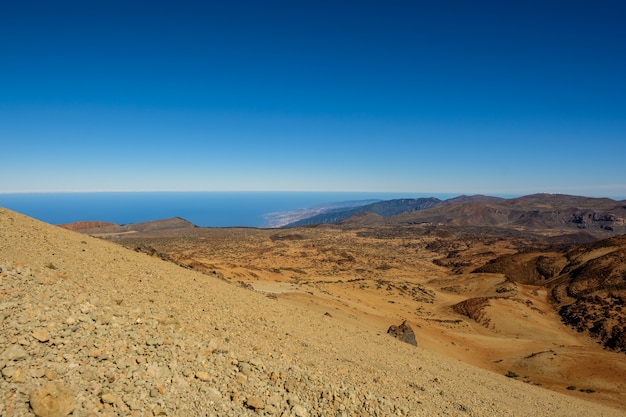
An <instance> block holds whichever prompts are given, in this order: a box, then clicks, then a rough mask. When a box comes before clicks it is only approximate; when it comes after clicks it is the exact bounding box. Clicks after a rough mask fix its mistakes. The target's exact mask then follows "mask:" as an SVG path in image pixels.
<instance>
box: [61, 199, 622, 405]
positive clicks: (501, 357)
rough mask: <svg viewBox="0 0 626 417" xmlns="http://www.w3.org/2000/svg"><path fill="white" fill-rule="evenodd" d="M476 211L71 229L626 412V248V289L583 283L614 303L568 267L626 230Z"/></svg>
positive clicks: (595, 256)
mask: <svg viewBox="0 0 626 417" xmlns="http://www.w3.org/2000/svg"><path fill="white" fill-rule="evenodd" d="M533 198H535V197H533ZM489 203H491V201H489ZM593 203H594V204H596V202H595V201H594V202H593ZM444 209H445V210H451V209H452V208H451V207H450V206H445V207H444ZM470 209H471V210H472V215H471V216H467V215H466V216H465V218H466V219H469V220H468V221H467V223H468V224H463V225H460V224H458V223H459V222H458V221H457V222H454V223H453V224H450V225H445V224H442V223H438V224H434V223H432V222H419V223H418V222H415V221H412V220H410V219H409V220H407V217H410V216H409V215H406V214H405V215H400V216H397V217H395V218H393V217H392V218H389V219H382V218H381V217H379V216H376V215H374V214H371V213H364V214H358V215H356V216H354V217H351V218H350V219H347V220H345V221H343V222H339V223H337V224H324V225H318V226H304V227H290V228H285V229H254V228H224V229H212V228H197V227H195V226H193V225H191V224H189V223H187V222H185V221H184V220H182V219H170V220H165V221H160V222H149V223H145V224H136V225H127V226H125V227H111V226H110V225H95V226H94V225H89V224H84V225H82V226H81V225H74V226H73V227H74V228H78V229H79V230H82V231H83V232H86V233H90V234H92V235H94V236H98V237H101V238H106V239H110V240H113V241H116V242H118V243H120V244H122V245H124V246H126V247H127V248H129V249H132V250H135V251H138V252H144V253H146V254H149V255H151V256H155V257H159V258H161V259H164V260H167V261H169V262H173V263H175V264H178V265H181V266H184V267H186V268H189V269H193V270H196V271H199V272H202V273H204V274H206V275H208V276H211V277H215V278H219V279H221V280H224V281H227V282H230V283H233V284H236V285H238V286H240V287H242V288H245V289H248V290H254V291H256V292H258V293H261V294H265V295H267V296H269V297H271V298H273V299H280V300H281V301H283V302H285V303H291V304H293V305H294V306H298V307H304V308H306V309H308V310H310V311H311V312H312V313H313V314H321V315H323V314H326V315H328V316H331V317H332V318H333V319H334V320H337V321H341V322H343V323H345V324H346V325H349V326H354V327H355V328H365V329H368V330H371V331H374V332H384V331H385V330H386V329H387V328H389V326H391V325H394V324H399V323H401V322H402V321H405V320H406V321H407V323H409V324H410V325H411V327H412V328H413V329H414V331H415V334H416V338H417V341H418V344H419V348H420V349H424V350H428V351H433V352H438V353H440V354H443V355H445V356H446V357H449V358H454V359H456V360H460V361H463V362H465V363H467V364H471V365H473V366H477V367H480V368H483V369H486V370H488V371H490V372H493V373H496V374H499V375H506V376H508V377H509V378H510V379H516V380H519V381H522V382H524V383H526V384H528V385H535V386H539V387H542V388H544V389H548V390H552V391H554V392H558V393H562V394H566V395H569V396H572V397H576V398H580V399H584V400H587V401H593V402H597V403H599V404H607V405H609V406H612V407H616V408H620V409H622V410H626V396H625V394H624V384H625V382H624V381H625V380H626V379H625V376H626V356H625V355H624V353H623V351H624V346H626V345H625V344H624V337H625V336H624V312H623V311H622V310H621V303H623V300H624V295H625V294H624V292H623V282H624V280H623V265H624V262H623V259H622V258H620V255H617V259H612V260H610V261H606V262H605V263H606V265H604V268H605V269H607V268H608V269H610V270H611V271H612V273H613V275H615V279H616V280H617V281H619V282H621V283H622V284H621V285H622V288H621V289H619V290H618V286H615V285H613V287H612V288H613V290H612V292H611V294H608V292H607V290H606V288H607V287H606V285H604V284H601V285H599V288H595V290H598V291H599V292H597V293H596V292H594V293H593V294H592V292H591V290H590V289H589V287H588V286H585V285H583V289H584V291H586V292H585V294H586V297H587V299H590V298H593V297H595V299H599V297H601V299H602V300H603V303H600V304H598V303H595V304H594V303H591V304H590V303H584V302H580V303H572V302H571V301H572V300H571V297H568V296H564V294H568V293H569V292H571V291H572V288H574V287H575V286H576V285H578V286H579V287H580V282H579V281H580V280H578V281H576V283H575V284H572V285H569V284H568V282H569V281H567V279H568V277H569V275H568V274H567V273H566V272H567V271H568V270H576V271H578V272H577V276H584V274H582V275H581V274H580V270H581V267H580V265H581V263H584V262H587V261H590V260H594V261H595V262H596V263H598V262H602V259H604V258H603V257H606V255H607V253H610V254H613V255H614V254H615V253H617V254H620V253H623V251H624V248H625V247H626V242H625V241H624V239H623V238H621V237H620V238H616V239H618V240H615V239H614V240H613V243H612V244H611V243H604V244H599V243H588V242H597V241H599V240H600V241H603V242H605V241H604V240H602V238H604V237H606V236H608V235H609V234H607V233H606V231H607V229H606V227H603V228H599V229H598V230H595V231H594V230H585V231H580V230H579V231H572V230H570V229H568V228H567V227H563V228H547V227H544V226H545V221H543V222H541V223H542V227H540V228H536V227H535V228H529V227H525V228H524V227H520V226H519V225H518V226H516V227H514V228H500V227H493V226H487V225H486V222H485V220H484V219H485V215H484V213H485V212H486V210H485V208H484V207H478V206H476V205H475V204H474V203H470ZM488 209H489V207H487V211H488ZM438 210H441V208H440V209H438ZM454 210H458V209H456V208H455V209H454ZM475 211H478V212H480V213H481V216H476V214H475V213H474V212H475ZM493 212H495V211H494V210H492V213H493ZM416 215H417V216H428V212H427V211H424V212H420V213H413V216H414V217H415V216H416ZM497 215H499V216H501V212H500V213H499V214H498V213H497ZM431 216H432V215H431ZM455 216H458V214H455ZM516 216H519V217H521V218H525V217H526V216H524V215H518V214H516ZM538 217H540V216H538V215H536V214H535V215H534V219H533V222H536V220H537V218H538ZM591 217H593V216H591ZM591 217H590V218H591ZM596 217H601V216H596ZM476 218H479V219H482V220H480V222H482V224H479V225H477V224H476V223H477V221H476ZM438 220H440V221H441V220H442V218H441V217H440V218H438ZM618 221H619V219H618ZM620 224H621V223H620ZM608 242H611V240H610V239H609V240H608ZM585 244H587V245H590V246H589V248H586V247H585ZM572 248H574V249H572ZM583 261H584V262H583ZM585 265H587V264H586V263H585ZM596 269H597V268H596ZM582 270H583V271H584V270H585V269H584V268H583V269H582ZM561 272H563V273H562V274H561ZM589 274H591V275H593V276H597V273H595V272H594V269H593V268H591V272H588V273H587V275H589ZM594 274H595V275H594ZM595 290H594V291H595ZM582 291H583V290H581V289H579V290H578V292H582ZM574 292H575V291H574ZM609 295H610V296H609ZM611 297H613V298H611ZM606 300H608V301H606ZM567 301H569V303H568V302H567ZM564 306H567V307H564ZM590 306H592V307H593V308H592V307H590ZM561 307H563V308H564V310H560V308H561ZM590 308H591V309H592V310H593V309H595V310H597V311H595V313H593V312H591V313H590ZM567 309H569V310H571V312H569V310H567ZM560 313H561V314H560ZM570 313H571V314H570ZM594 314H595V315H594ZM589 320H591V322H589ZM611 332H613V334H612V333H611ZM607 335H608V336H607Z"/></svg>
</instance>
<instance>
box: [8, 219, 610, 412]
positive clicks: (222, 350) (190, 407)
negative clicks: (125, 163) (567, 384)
mask: <svg viewBox="0 0 626 417" xmlns="http://www.w3.org/2000/svg"><path fill="white" fill-rule="evenodd" d="M0 268H1V269H2V271H1V272H0V416H2V417H7V416H31V415H39V416H65V415H75V416H116V415H124V416H125V415H133V416H158V415H163V416H242V415H268V416H390V415H400V416H533V415H542V416H568V417H571V416H585V417H588V416H621V415H622V413H621V412H620V411H618V410H614V409H610V408H603V407H601V406H599V405H597V404H592V403H587V402H584V401H581V400H577V399H575V398H571V397H566V396H563V395H560V394H557V393H554V392H550V391H547V390H543V389H541V388H538V387H534V386H530V385H528V384H524V383H522V382H519V381H515V380H511V379H508V378H506V377H504V376H501V375H496V374H492V373H488V372H486V371H482V370H480V369H477V368H472V367H470V366H468V365H465V364H463V363H461V362H457V361H454V360H450V359H447V358H445V357H443V356H438V355H437V354H435V353H431V352H426V351H423V350H421V349H420V348H419V347H418V348H415V347H414V346H411V345H408V344H405V343H401V342H399V341H397V340H395V339H393V338H391V337H389V336H388V335H387V334H386V333H385V330H386V329H380V331H378V332H372V331H370V330H367V329H365V328H363V329H361V328H357V327H349V326H347V325H346V324H344V323H342V322H339V321H338V320H335V319H333V318H332V316H328V315H323V314H319V315H318V314H313V313H311V312H310V311H307V310H306V309H304V308H298V307H297V306H294V305H293V304H290V303H286V302H283V301H282V300H281V299H280V298H278V299H276V298H268V297H266V296H263V295H261V294H258V293H255V292H253V291H250V290H247V289H244V288H240V287H237V286H234V285H230V284H228V283H225V282H223V281H220V280H218V279H213V278H210V277H208V276H206V275H202V274H199V273H197V272H194V271H190V270H186V269H182V268H179V267H177V266H175V265H172V264H169V263H167V262H164V261H161V260H159V259H155V258H151V257H149V256H147V255H144V254H140V253H135V252H132V251H129V250H126V249H124V248H122V247H120V246H117V245H115V244H113V243H110V242H107V241H103V240H99V239H95V238H91V237H88V236H85V235H80V234H78V233H74V232H71V231H67V230H63V229H60V228H58V227H55V226H50V225H47V224H44V223H40V222H37V221H35V220H32V219H30V218H27V217H24V216H22V215H20V214H17V213H14V212H11V211H8V210H5V209H1V208H0ZM417 339H418V341H419V333H418V334H417Z"/></svg>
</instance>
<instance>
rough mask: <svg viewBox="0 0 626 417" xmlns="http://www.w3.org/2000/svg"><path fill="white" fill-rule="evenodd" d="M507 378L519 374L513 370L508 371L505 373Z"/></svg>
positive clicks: (515, 376)
mask: <svg viewBox="0 0 626 417" xmlns="http://www.w3.org/2000/svg"><path fill="white" fill-rule="evenodd" d="M505 376H506V377H507V378H517V377H519V375H518V374H517V373H515V372H513V371H508V372H507V373H506V375H505Z"/></svg>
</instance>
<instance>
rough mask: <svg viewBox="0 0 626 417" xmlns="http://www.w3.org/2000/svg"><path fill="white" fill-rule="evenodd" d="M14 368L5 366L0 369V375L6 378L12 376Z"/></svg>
mask: <svg viewBox="0 0 626 417" xmlns="http://www.w3.org/2000/svg"><path fill="white" fill-rule="evenodd" d="M15 371H16V369H15V368H14V367H13V366H7V367H5V368H3V369H2V376H3V377H5V378H6V379H9V378H13V376H15Z"/></svg>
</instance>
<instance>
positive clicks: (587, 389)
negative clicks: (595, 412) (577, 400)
mask: <svg viewBox="0 0 626 417" xmlns="http://www.w3.org/2000/svg"><path fill="white" fill-rule="evenodd" d="M580 392H585V393H587V394H593V393H594V392H596V390H594V389H591V388H581V389H580Z"/></svg>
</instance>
